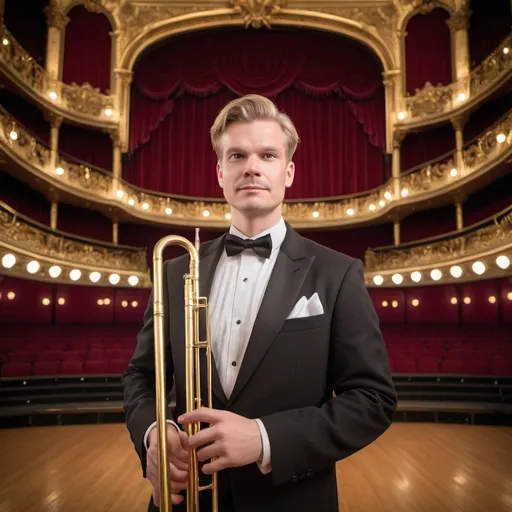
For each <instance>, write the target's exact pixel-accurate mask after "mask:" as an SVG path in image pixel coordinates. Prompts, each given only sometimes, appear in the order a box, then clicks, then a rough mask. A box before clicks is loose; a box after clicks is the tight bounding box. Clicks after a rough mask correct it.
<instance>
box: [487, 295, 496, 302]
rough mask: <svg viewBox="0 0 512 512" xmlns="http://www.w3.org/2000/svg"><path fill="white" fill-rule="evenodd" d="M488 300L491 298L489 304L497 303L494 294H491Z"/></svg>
mask: <svg viewBox="0 0 512 512" xmlns="http://www.w3.org/2000/svg"><path fill="white" fill-rule="evenodd" d="M488 300H489V304H495V303H496V297H494V295H491V296H490V297H489V299H488Z"/></svg>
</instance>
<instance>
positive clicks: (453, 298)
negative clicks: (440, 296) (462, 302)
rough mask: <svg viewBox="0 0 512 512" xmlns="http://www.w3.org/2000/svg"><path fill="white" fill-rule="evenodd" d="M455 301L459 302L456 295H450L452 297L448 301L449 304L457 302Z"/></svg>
mask: <svg viewBox="0 0 512 512" xmlns="http://www.w3.org/2000/svg"><path fill="white" fill-rule="evenodd" d="M457 302H459V300H458V299H457V297H452V298H451V299H450V303H451V304H457Z"/></svg>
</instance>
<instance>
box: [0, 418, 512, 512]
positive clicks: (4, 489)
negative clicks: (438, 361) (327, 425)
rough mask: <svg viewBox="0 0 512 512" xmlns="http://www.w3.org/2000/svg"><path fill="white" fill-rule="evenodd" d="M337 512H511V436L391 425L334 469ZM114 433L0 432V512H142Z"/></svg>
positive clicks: (487, 430) (132, 463) (104, 428)
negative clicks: (338, 511) (338, 506)
mask: <svg viewBox="0 0 512 512" xmlns="http://www.w3.org/2000/svg"><path fill="white" fill-rule="evenodd" d="M338 482H339V493H340V502H341V504H340V512H370V511H371V512H402V511H403V512H405V511H407V512H509V511H512V429H511V428H501V427H479V426H468V425H435V424H405V423H397V424H395V425H393V426H392V427H391V428H390V429H389V430H388V432H386V433H385V434H384V435H383V436H382V437H381V438H380V439H379V440H378V441H377V442H375V443H374V444H372V445H371V446H369V447H367V448H366V449H365V450H363V451H362V452H360V453H357V454H355V455H354V456H352V457H350V458H349V459H347V460H344V461H341V462H339V463H338ZM149 494H150V486H149V483H148V482H147V480H144V479H143V478H142V475H141V471H140V466H139V461H138V458H137V456H136V454H135V452H134V451H133V448H132V445H131V441H130V438H129V435H128V432H127V430H126V428H125V427H124V425H119V424H117V425H84V426H81V425H80V426H63V427H34V428H29V429H17V430H0V512H50V511H51V512H57V511H58V512H68V511H69V512H71V511H72V512H82V511H83V512H85V511H87V512H89V511H94V512H107V511H108V512H118V511H119V512H128V511H133V512H143V511H145V510H147V502H148V497H149Z"/></svg>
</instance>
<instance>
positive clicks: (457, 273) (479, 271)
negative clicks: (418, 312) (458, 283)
mask: <svg viewBox="0 0 512 512" xmlns="http://www.w3.org/2000/svg"><path fill="white" fill-rule="evenodd" d="M495 262H496V265H497V266H498V267H499V268H501V269H502V270H506V269H507V268H508V267H509V266H510V259H509V258H508V257H507V256H505V255H501V256H498V257H497V258H496V260H495ZM471 269H472V270H473V272H474V273H475V274H476V275H479V276H481V275H483V274H484V273H485V271H486V270H487V267H486V266H485V263H483V262H482V261H475V262H474V263H473V264H472V265H471ZM462 274H463V270H462V268H461V267H460V266H459V265H453V266H452V267H451V268H450V275H451V276H452V277H454V278H455V279H458V278H460V277H461V276H462ZM410 277H411V280H412V281H414V282H415V283H419V282H420V281H421V280H422V279H423V275H422V273H421V272H419V271H417V270H416V271H414V272H411V275H410ZM442 277H443V273H442V271H441V270H440V269H438V268H434V269H432V270H431V271H430V278H431V279H432V280H433V281H439V280H440V279H441V278H442ZM391 280H392V281H393V283H394V284H396V285H399V284H402V282H403V280H404V276H403V275H402V274H400V273H396V274H393V275H392V276H391ZM383 283H384V277H383V276H382V275H380V274H378V275H376V276H374V277H373V284H375V285H376V286H381V285H382V284H383Z"/></svg>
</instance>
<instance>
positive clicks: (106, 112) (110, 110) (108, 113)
mask: <svg viewBox="0 0 512 512" xmlns="http://www.w3.org/2000/svg"><path fill="white" fill-rule="evenodd" d="M112 113H113V110H112V109H111V108H106V109H105V115H106V116H107V117H110V116H111V115H112Z"/></svg>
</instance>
